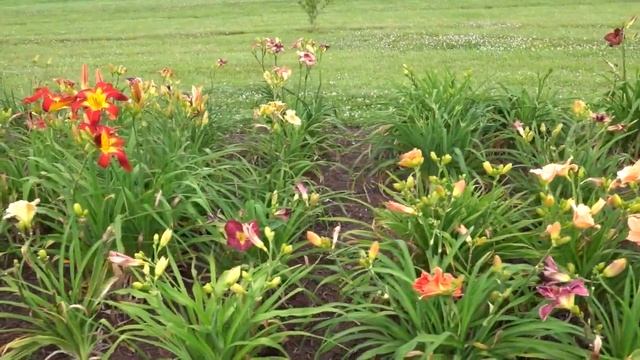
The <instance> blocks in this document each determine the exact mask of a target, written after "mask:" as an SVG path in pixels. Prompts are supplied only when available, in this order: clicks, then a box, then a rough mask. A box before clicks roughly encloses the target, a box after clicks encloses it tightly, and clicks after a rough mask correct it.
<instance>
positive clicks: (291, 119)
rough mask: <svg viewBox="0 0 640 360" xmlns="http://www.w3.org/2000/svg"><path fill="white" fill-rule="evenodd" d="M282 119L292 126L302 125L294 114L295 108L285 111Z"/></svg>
mask: <svg viewBox="0 0 640 360" xmlns="http://www.w3.org/2000/svg"><path fill="white" fill-rule="evenodd" d="M284 120H285V121H286V122H288V123H289V124H292V125H293V126H300V125H302V120H300V118H299V117H298V115H296V111H295V110H291V109H289V110H287V111H285V113H284Z"/></svg>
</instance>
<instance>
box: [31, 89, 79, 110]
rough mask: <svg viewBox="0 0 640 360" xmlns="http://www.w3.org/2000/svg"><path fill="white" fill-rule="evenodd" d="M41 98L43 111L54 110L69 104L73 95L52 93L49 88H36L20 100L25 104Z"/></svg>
mask: <svg viewBox="0 0 640 360" xmlns="http://www.w3.org/2000/svg"><path fill="white" fill-rule="evenodd" d="M40 99H41V100H42V110H44V111H45V112H55V111H58V110H62V109H65V108H68V107H70V106H71V104H72V103H73V101H74V99H75V98H74V96H72V95H67V94H58V93H52V92H51V91H50V90H49V88H47V87H41V88H37V89H36V90H35V92H34V93H33V95H31V96H29V97H26V98H24V99H23V100H22V102H23V103H25V104H31V103H34V102H36V101H38V100H40Z"/></svg>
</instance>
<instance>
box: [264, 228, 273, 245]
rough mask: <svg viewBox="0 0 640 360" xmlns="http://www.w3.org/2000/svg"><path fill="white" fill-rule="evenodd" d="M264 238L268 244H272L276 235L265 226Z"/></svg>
mask: <svg viewBox="0 0 640 360" xmlns="http://www.w3.org/2000/svg"><path fill="white" fill-rule="evenodd" d="M264 236H265V237H266V238H267V240H268V241H269V242H273V238H274V237H275V236H276V233H275V232H274V231H273V230H271V228H270V227H268V226H265V228H264Z"/></svg>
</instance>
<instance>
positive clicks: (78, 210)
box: [73, 203, 85, 218]
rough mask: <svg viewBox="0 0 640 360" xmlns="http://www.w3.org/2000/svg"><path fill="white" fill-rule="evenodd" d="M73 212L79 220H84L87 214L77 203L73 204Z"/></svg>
mask: <svg viewBox="0 0 640 360" xmlns="http://www.w3.org/2000/svg"><path fill="white" fill-rule="evenodd" d="M73 212H74V213H75V214H76V216H77V217H79V218H83V217H84V216H85V212H84V210H83V209H82V205H80V204H79V203H75V204H73Z"/></svg>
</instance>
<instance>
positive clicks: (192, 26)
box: [0, 0, 640, 103]
mask: <svg viewBox="0 0 640 360" xmlns="http://www.w3.org/2000/svg"><path fill="white" fill-rule="evenodd" d="M0 10H1V11H0V31H1V32H2V34H3V38H2V39H0V44H2V45H1V47H2V55H1V56H0V69H1V70H0V81H2V83H3V85H4V87H5V88H8V87H10V88H12V89H13V91H14V92H16V93H17V94H18V95H23V94H26V93H27V92H28V91H30V87H31V86H32V82H34V81H35V79H46V78H51V77H54V76H61V75H64V76H68V77H73V78H75V77H77V73H78V69H79V68H80V65H81V64H82V63H89V64H90V65H91V66H106V65H107V64H109V63H113V64H123V65H125V66H127V67H128V69H129V74H131V75H138V76H142V77H148V76H150V75H151V74H154V76H155V75H156V72H157V70H159V69H160V68H162V67H164V66H169V67H171V68H173V69H174V70H175V71H176V73H177V74H178V76H179V77H180V78H181V79H183V83H187V84H190V83H203V84H206V83H207V82H208V74H209V71H210V68H211V66H212V64H213V63H214V62H215V60H216V59H217V58H218V57H223V58H227V59H228V60H229V64H230V66H228V68H227V69H225V71H224V73H223V74H220V76H219V77H218V79H217V82H218V85H219V87H218V91H221V92H223V93H225V94H230V95H232V97H233V96H239V95H240V94H241V93H242V92H243V91H244V90H246V89H247V85H248V84H251V83H256V82H257V81H259V80H260V72H259V71H257V67H256V65H255V62H254V60H253V58H252V57H251V56H250V52H249V51H250V50H249V49H250V46H251V43H252V41H253V39H254V38H256V37H258V36H279V37H281V38H282V39H283V40H284V41H285V43H287V44H289V43H291V42H292V41H293V40H294V39H296V38H297V37H300V36H309V35H311V36H313V37H314V38H316V39H318V40H320V41H322V42H326V43H328V44H330V45H331V49H330V51H329V53H328V54H327V60H328V61H327V62H326V63H327V66H326V68H325V78H326V79H329V85H330V88H329V91H328V92H329V94H332V95H334V96H337V97H338V99H340V98H342V97H344V98H345V99H346V100H352V101H355V102H356V103H358V99H360V101H361V102H364V103H366V102H369V101H372V99H375V98H377V97H379V96H383V97H384V94H385V93H387V92H388V91H389V90H390V89H392V88H393V86H394V85H395V84H397V83H398V82H400V81H402V71H401V66H402V64H408V65H409V66H411V67H413V68H415V69H451V70H453V71H456V72H463V71H471V72H472V73H473V74H474V77H475V79H476V80H478V81H479V82H483V81H485V80H489V79H490V80H491V81H492V82H494V81H495V82H501V83H504V84H507V85H515V84H518V85H524V86H532V85H534V84H535V82H536V74H538V73H543V72H546V71H547V70H548V69H550V68H553V69H554V70H555V74H554V76H553V77H552V84H553V85H554V86H557V87H561V88H563V95H564V96H581V97H587V98H589V97H590V96H591V95H592V94H596V93H599V92H601V88H600V86H602V85H603V84H604V80H603V79H601V78H600V77H599V76H597V75H595V74H597V73H599V74H601V73H603V72H605V71H606V70H607V66H606V64H605V63H604V61H603V60H602V58H603V57H604V56H609V57H613V56H615V55H614V54H613V53H611V52H608V51H607V50H608V49H607V48H606V46H605V44H604V42H603V41H602V36H603V35H604V34H605V33H606V32H607V31H609V30H610V29H611V28H612V27H614V26H616V25H618V24H620V23H621V22H622V21H624V20H625V19H627V18H628V17H629V16H630V15H632V14H637V13H640V3H639V2H638V1H630V0H627V1H621V0H617V1H603V0H586V1H576V0H528V1H520V0H450V1H445V2H442V1H425V0H394V1H388V0H384V1H383V0H339V1H335V2H334V3H333V4H332V5H331V6H329V7H328V8H327V9H326V11H325V13H323V14H321V16H320V17H319V20H318V29H317V31H315V32H314V33H313V34H310V33H309V27H308V24H307V19H306V15H305V14H304V13H303V12H302V11H301V9H300V8H299V7H298V5H297V4H296V2H295V1H294V0H286V1H285V0H282V1H266V0H233V1H232V0H214V1H202V0H200V1H198V0H182V1H175V0H141V1H135V2H131V1H62V0H57V1H55V0H51V1H44V0H30V1H22V0H3V1H0ZM638 54H640V51H638V49H637V48H635V49H631V53H630V55H629V58H631V59H633V58H634V57H637V55H638ZM36 55H39V62H38V63H37V64H35V65H34V64H33V62H32V59H33V58H34V57H35V56H36ZM48 59H51V64H50V65H47V64H46V62H47V60H48ZM636 68H637V67H636ZM236 98H237V97H236Z"/></svg>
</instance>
